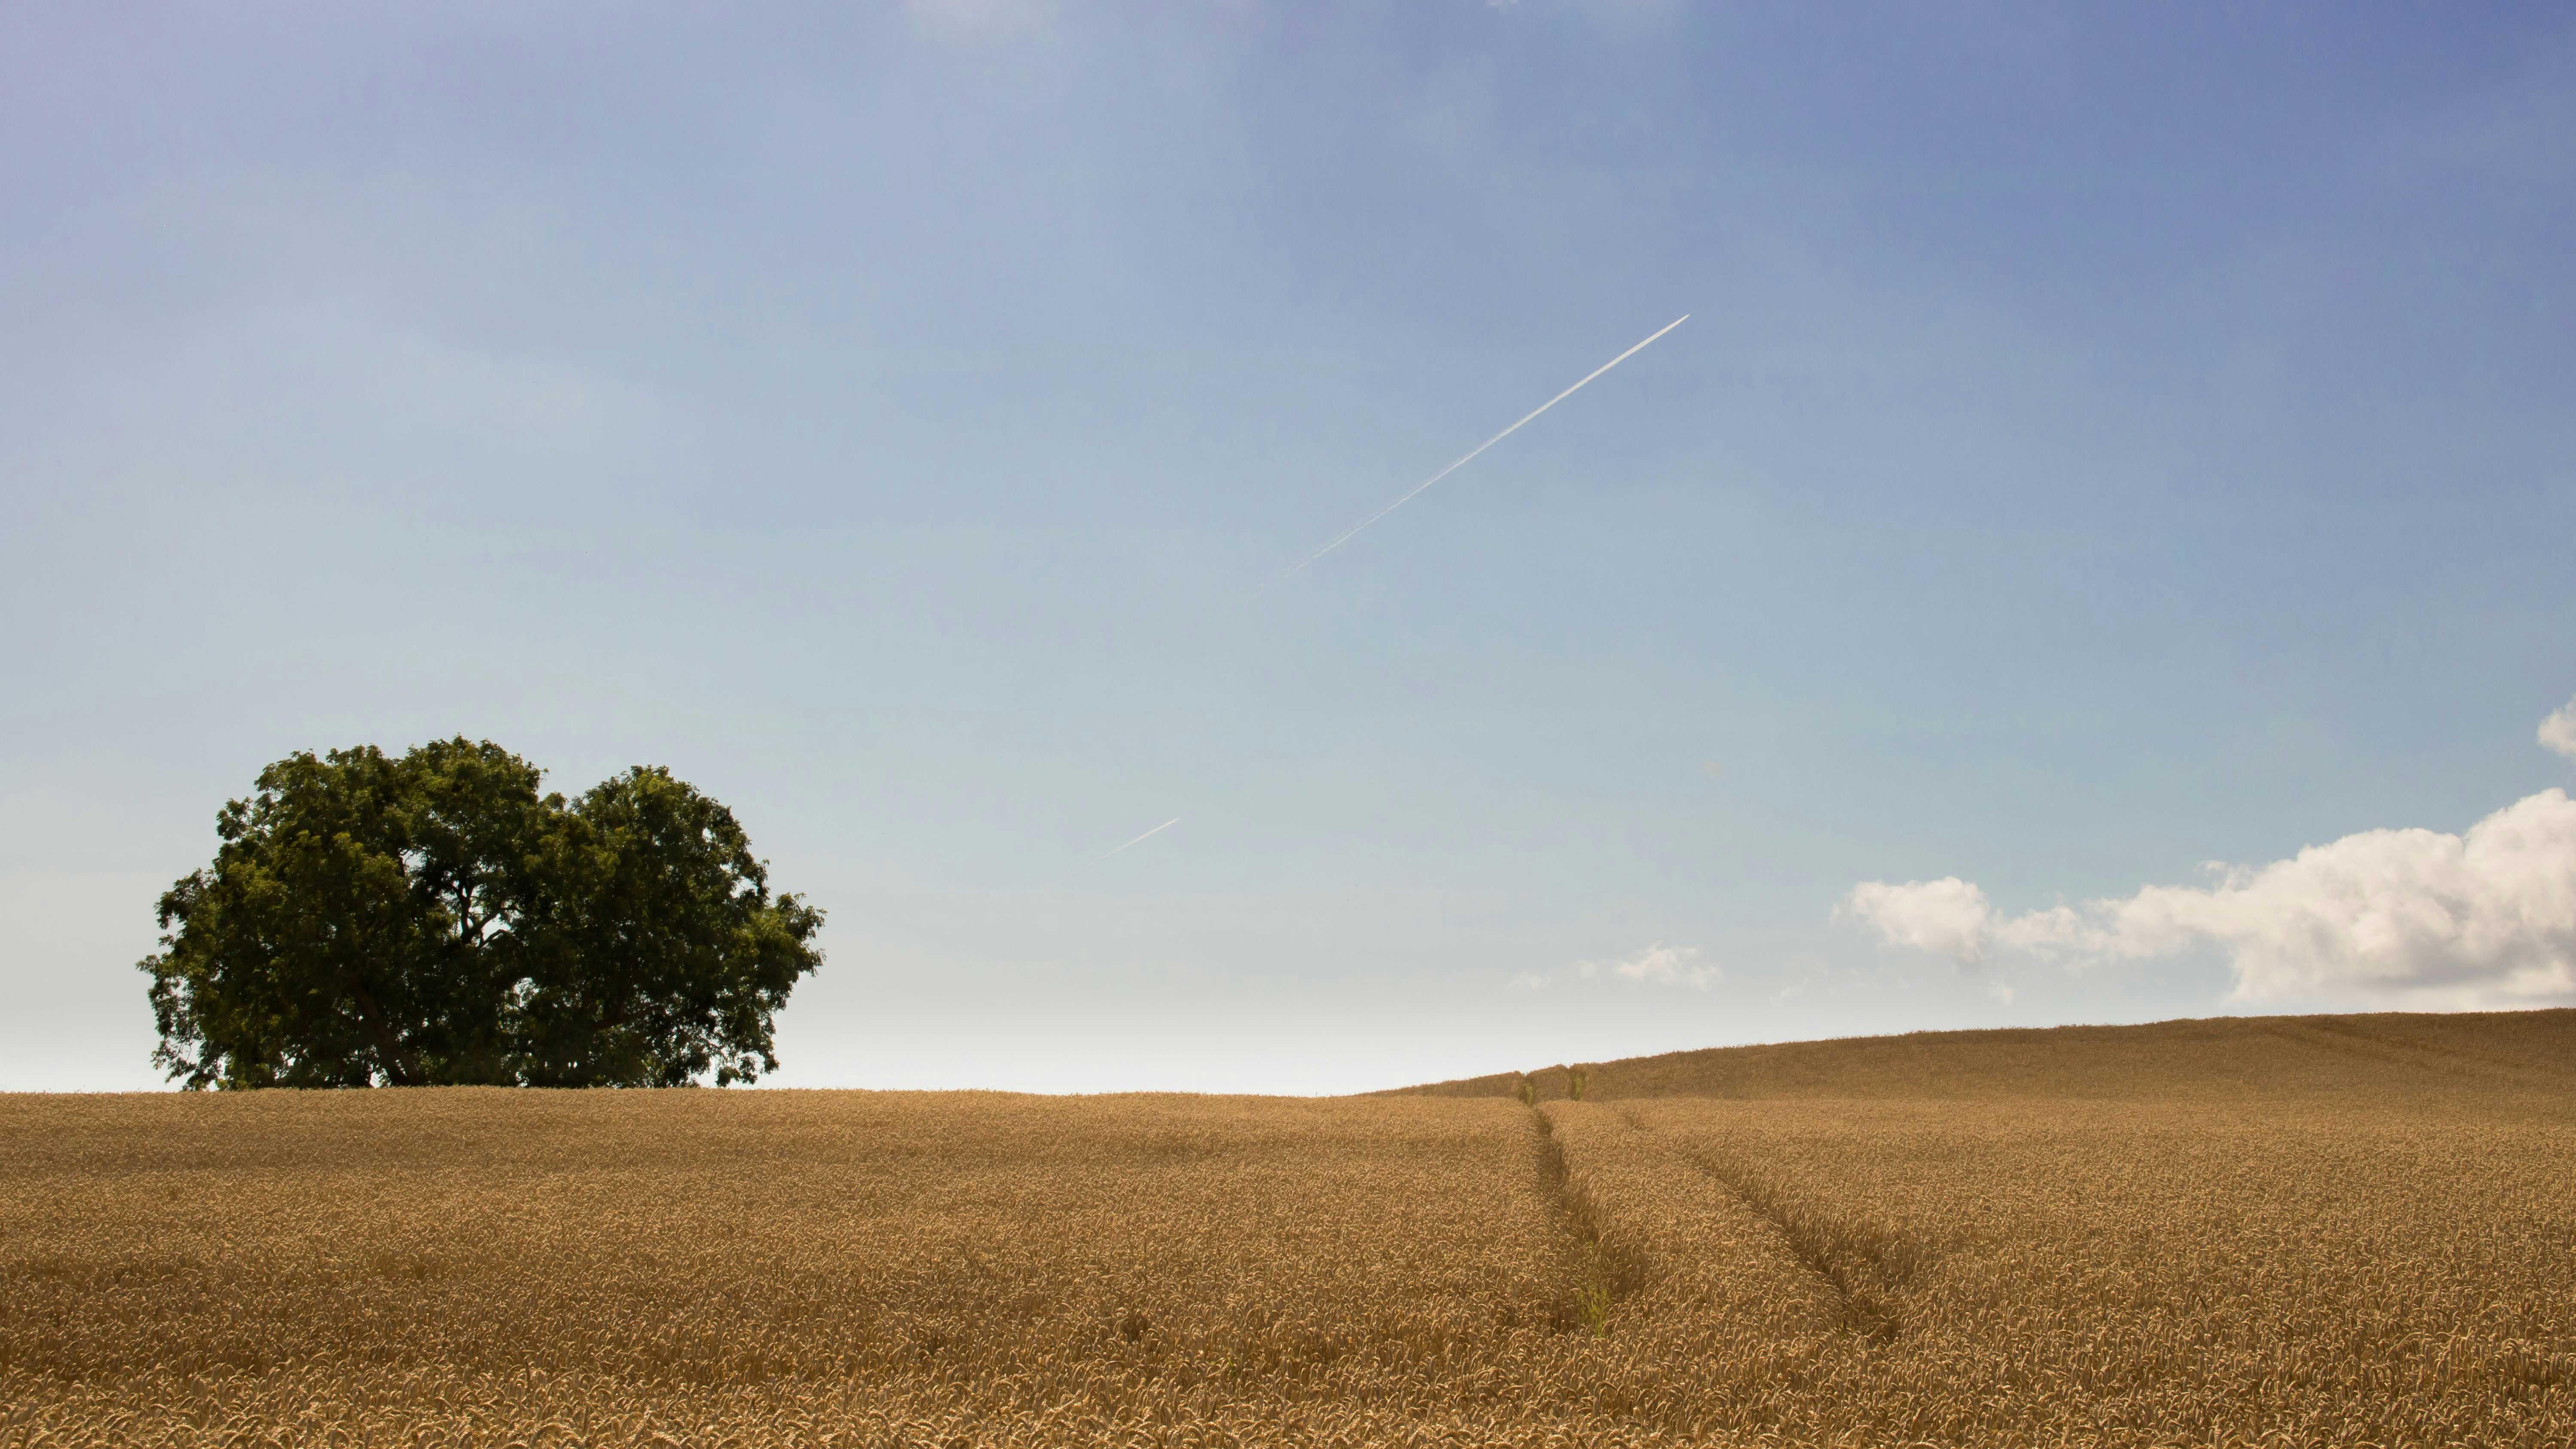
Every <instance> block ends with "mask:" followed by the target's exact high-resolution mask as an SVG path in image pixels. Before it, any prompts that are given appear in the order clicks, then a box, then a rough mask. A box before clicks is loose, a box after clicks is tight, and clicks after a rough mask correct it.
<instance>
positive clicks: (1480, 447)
mask: <svg viewBox="0 0 2576 1449" xmlns="http://www.w3.org/2000/svg"><path fill="white" fill-rule="evenodd" d="M1689 320H1690V314H1689V313H1688V312H1684V313H1683V314H1682V315H1680V316H1678V317H1676V318H1674V319H1673V320H1671V321H1670V322H1667V323H1665V324H1664V325H1663V327H1662V328H1661V329H1660V330H1659V331H1657V332H1656V333H1655V337H1661V336H1663V335H1664V333H1666V332H1670V331H1672V330H1673V329H1674V328H1676V327H1679V326H1680V325H1682V324H1683V323H1685V322H1688V321H1689ZM1655 337H1649V338H1647V339H1646V341H1645V342H1640V343H1638V344H1637V345H1636V346H1634V347H1631V348H1629V349H1628V350H1627V351H1625V352H1622V353H1620V354H1619V355H1618V356H1616V357H1614V358H1611V359H1610V360H1609V361H1608V362H1605V363H1603V364H1601V365H1600V366H1599V367H1596V368H1594V369H1592V371H1590V372H1588V373H1586V374H1584V377H1583V382H1590V381H1591V380H1592V379H1594V378H1596V377H1599V376H1600V375H1601V374H1603V373H1605V372H1608V371H1609V370H1610V369H1612V368H1614V367H1617V366H1618V365H1619V364H1620V363H1623V362H1625V361H1627V360H1628V359H1629V358H1631V357H1634V356H1636V355H1637V354H1638V353H1640V352H1643V351H1645V350H1646V343H1647V342H1652V341H1654V340H1655ZM1583 382H1578V383H1576V384H1575V385H1574V386H1572V387H1569V388H1567V389H1566V390H1565V391H1563V392H1561V393H1558V394H1557V395H1556V396H1554V397H1552V398H1549V399H1548V400H1547V401H1545V402H1543V403H1540V404H1539V405H1538V406H1537V407H1535V408H1532V409H1530V414H1529V417H1527V418H1523V419H1521V420H1520V422H1517V423H1514V424H1512V425H1511V426H1510V427H1508V428H1505V429H1503V430H1502V431H1501V432H1499V433H1496V434H1494V435H1493V436H1492V437H1490V438H1487V439H1486V440H1485V441H1483V442H1481V443H1478V444H1477V445H1476V446H1475V447H1473V448H1471V449H1469V450H1468V452H1467V456H1466V457H1465V458H1460V459H1459V460H1458V461H1457V462H1455V463H1452V464H1450V465H1449V466H1448V467H1446V468H1443V469H1441V470H1440V471H1439V472H1437V473H1434V474H1432V475H1431V476H1430V477H1428V478H1426V479H1424V480H1422V483H1421V486H1420V487H1417V488H1415V489H1414V490H1413V492H1412V493H1407V494H1405V495H1404V496H1403V497H1402V498H1399V499H1397V500H1395V501H1394V502H1393V503H1390V504H1388V505H1387V506H1385V507H1384V508H1381V509H1379V510H1378V511H1377V512H1375V513H1372V514H1370V515H1369V516H1368V517H1366V518H1363V519H1361V520H1360V521H1359V522H1358V523H1356V524H1353V525H1352V526H1351V529H1350V531H1349V532H1347V533H1345V534H1343V535H1342V536H1341V537H1339V538H1337V539H1334V540H1333V541H1332V542H1331V543H1328V544H1325V545H1324V546H1323V547H1322V548H1319V549H1317V550H1315V551H1314V552H1313V553H1310V554H1308V555H1306V556H1305V557H1304V558H1302V559H1299V560H1298V561H1297V562H1295V563H1293V564H1291V565H1289V566H1288V567H1287V568H1286V569H1284V570H1282V571H1281V572H1280V574H1279V577H1281V578H1283V579H1284V578H1286V577H1288V575H1290V574H1293V573H1295V572H1297V570H1299V569H1302V568H1304V567H1305V566H1306V565H1308V564H1310V563H1313V562H1314V561H1315V560H1317V559H1319V558H1322V557H1323V556H1324V555H1326V554H1328V553H1331V552H1332V551H1333V550H1334V549H1337V548H1340V547H1341V546H1342V545H1343V544H1346V543H1348V542H1350V541H1351V540H1352V539H1354V538H1357V537H1359V534H1360V530H1361V529H1364V528H1366V527H1368V526H1369V525H1370V524H1372V523H1375V522H1377V521H1378V520H1379V519H1381V518H1384V517H1386V516H1387V515H1388V514H1390V513H1393V512H1394V511H1395V510H1397V509H1399V508H1402V507H1403V506H1404V505H1406V504H1408V503H1410V502H1412V501H1413V500H1414V497H1415V495H1417V494H1419V493H1421V492H1422V490H1423V489H1424V488H1428V487H1430V486H1431V485H1432V484H1434V483H1437V482H1439V481H1440V480H1441V479H1443V478H1446V477H1448V476H1449V475H1450V474H1452V473H1455V472H1457V471H1458V470H1459V469H1461V468H1463V467H1465V466H1467V462H1468V459H1471V458H1473V457H1475V456H1476V455H1477V454H1478V453H1481V452H1483V451H1485V450H1486V449H1487V448H1490V447H1492V446H1494V445H1495V444H1496V443H1499V442H1501V441H1502V440H1503V439H1505V438H1508V437H1510V436H1511V435H1512V434H1514V433H1517V432H1519V431H1520V430H1521V427H1522V424H1525V423H1527V422H1528V421H1529V420H1530V418H1534V417H1537V416H1538V415H1539V414H1540V413H1543V412H1546V411H1547V410H1548V409H1549V408H1552V407H1554V406H1556V405H1557V404H1558V403H1561V402H1563V401H1565V400H1566V399H1567V398H1570V397H1572V396H1574V395H1575V394H1576V393H1577V392H1580V391H1582V389H1583ZM1158 828H1159V827H1158ZM1131 843H1132V842H1131ZM1120 848H1121V849H1124V848H1125V847H1123V846H1122V847H1120Z"/></svg>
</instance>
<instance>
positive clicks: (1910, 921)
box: [1834, 875, 1995, 965]
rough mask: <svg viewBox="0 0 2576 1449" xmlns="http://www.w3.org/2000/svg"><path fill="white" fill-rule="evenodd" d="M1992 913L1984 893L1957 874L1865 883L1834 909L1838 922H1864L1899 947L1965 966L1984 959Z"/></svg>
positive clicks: (1857, 886) (1856, 887) (1992, 924)
mask: <svg viewBox="0 0 2576 1449" xmlns="http://www.w3.org/2000/svg"><path fill="white" fill-rule="evenodd" d="M1994 914H1995V913H1994V910H1993V908H1992V907H1990V906H1988V905H1987V904H1986V893H1985V892H1984V891H1983V890H1980V889H1979V888H1977V887H1976V886H1973V885H1971V884H1969V883H1968V882H1966V881H1963V880H1961V879H1959V878H1958V877H1957V876H1955V875H1947V876H1943V877H1942V878H1941V879H1939V880H1910V881H1907V882H1906V883H1905V884H1903V885H1890V884H1888V883H1887V882H1885V881H1881V880H1869V881H1862V882H1861V883H1860V884H1859V885H1856V886H1853V887H1852V888H1851V894H1849V895H1847V896H1845V897H1843V903H1842V904H1841V905H1839V906H1837V907H1835V908H1834V915H1835V916H1836V918H1838V919H1850V920H1857V921H1860V922H1861V923H1863V924H1864V925H1867V926H1870V927H1872V928H1874V929H1875V930H1877V932H1878V933H1879V934H1880V935H1882V936H1885V937H1886V938H1887V939H1888V940H1889V941H1890V942H1891V943H1893V944H1895V945H1899V946H1911V947H1913V948H1914V949H1916V950H1918V951H1934V952H1938V953H1940V954H1941V955H1944V956H1949V957H1952V958H1955V959H1956V960H1958V961H1959V962H1960V963H1961V964H1963V965H1964V964H1969V963H1973V962H1977V961H1982V960H1984V959H1985V956H1986V938H1987V936H1988V935H1989V934H1990V933H1991V932H1992V931H1993V929H1994Z"/></svg>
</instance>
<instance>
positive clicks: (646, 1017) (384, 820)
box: [141, 738, 823, 1088]
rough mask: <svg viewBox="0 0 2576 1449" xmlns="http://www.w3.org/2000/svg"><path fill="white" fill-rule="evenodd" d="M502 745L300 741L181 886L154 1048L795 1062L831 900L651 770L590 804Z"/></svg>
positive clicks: (434, 1070) (247, 1064) (625, 1072)
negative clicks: (208, 860)
mask: <svg viewBox="0 0 2576 1449" xmlns="http://www.w3.org/2000/svg"><path fill="white" fill-rule="evenodd" d="M539 779H540V771H539V770H538V769H537V768H536V767H535V766H534V765H531V764H529V763H528V762H527V761H526V760H523V759H521V758H519V757H518V756H516V755H513V754H511V753H510V752H509V751H507V750H504V749H502V748H501V747H500V746H498V745H495V744H492V743H491V742H490V741H483V742H480V743H477V742H472V741H468V740H465V739H462V738H458V739H452V740H442V741H439V742H437V743H434V744H428V745H422V746H420V747H418V748H416V749H414V750H412V751H411V752H409V753H408V754H405V755H403V756H402V757H401V758H399V759H396V758H392V757H389V756H387V755H386V754H385V753H384V752H382V751H381V750H378V749H376V748H375V747H374V746H371V745H368V746H360V747H358V748H356V749H350V750H334V751H332V752H330V753H329V754H327V755H323V756H319V757H316V756H314V755H312V754H309V753H306V754H297V755H293V756H290V757H288V758H286V759H283V760H280V761H278V762H277V763H275V764H273V765H270V766H269V767H268V768H267V769H265V770H262V771H260V774H259V779H258V782H257V789H256V793H254V794H253V795H252V796H251V798H249V799H247V800H235V801H232V802H230V803H229V804H227V805H225V806H224V808H223V810H222V812H221V813H220V814H218V815H217V817H216V821H215V831H216V834H217V835H218V836H219V837H220V839H221V841H222V844H221V845H220V847H219V848H218V849H217V850H216V852H215V859H214V863H213V864H212V865H209V866H208V867H206V868H205V869H203V870H199V871H196V872H194V873H192V874H190V875H188V876H186V877H184V878H182V879H181V880H180V881H179V882H178V883H177V884H176V885H174V886H172V887H171V888H170V890H169V892H168V893H167V894H165V895H163V896H162V897H161V909H160V919H161V929H162V933H163V934H162V937H161V947H162V949H161V950H160V951H158V952H156V953H154V954H153V955H150V956H147V957H145V958H144V959H143V961H142V963H141V966H142V969H143V970H144V971H145V972H146V973H147V974H148V975H150V976H151V978H152V987H151V996H152V1012H153V1016H154V1018H155V1020H156V1022H157V1023H158V1025H159V1027H160V1031H161V1044H160V1046H159V1047H158V1048H156V1049H155V1051H154V1052H153V1060H154V1062H155V1063H156V1064H158V1065H160V1066H162V1067H163V1068H165V1069H166V1070H167V1071H168V1072H169V1074H170V1075H171V1077H172V1078H174V1079H176V1080H178V1081H180V1082H182V1083H183V1084H184V1085H186V1086H189V1087H192V1088H196V1087H269V1086H279V1087H356V1086H368V1085H377V1084H387V1085H421V1084H430V1083H520V1084H526V1085H537V1086H567V1087H569V1086H680V1085H685V1084H687V1083H690V1082H694V1081H697V1080H699V1079H701V1078H702V1077H704V1076H706V1075H707V1074H708V1073H709V1072H710V1071H712V1072H713V1073H714V1076H715V1080H716V1081H717V1083H719V1084H725V1083H731V1082H737V1081H745V1082H747V1081H752V1080H755V1079H757V1078H758V1077H759V1075H760V1074H761V1073H762V1072H764V1071H775V1070H777V1068H778V1058H777V1056H776V1055H775V1053H774V1052H773V1050H772V1037H771V1020H772V1018H773V1017H774V1016H775V1014H776V1013H777V1011H778V1008H779V1007H781V1006H783V1005H784V1004H786V1001H787V994H788V992H789V991H790V990H792V989H793V988H794V986H795V984H796V981H797V978H799V977H801V976H803V975H805V974H807V973H809V972H811V971H812V970H814V968H815V967H816V966H817V965H818V964H820V962H821V960H822V956H821V953H820V952H818V951H817V950H815V949H814V947H813V946H812V945H811V944H810V942H811V941H812V939H813V936H814V934H815V932H816V931H817V930H818V929H819V928H820V927H821V925H822V922H823V913H822V912H821V911H819V910H816V909H815V908H814V907H812V906H810V905H807V904H805V903H804V902H803V901H800V900H798V899H797V898H796V897H795V896H792V895H787V894H783V893H782V894H779V895H776V896H772V895H771V894H770V891H769V881H768V871H767V868H766V867H765V866H764V865H763V864H762V863H761V862H760V861H759V860H758V859H756V858H755V857H754V856H753V855H752V853H751V845H750V841H749V840H748V839H747V838H746V837H745V836H744V834H743V830H742V826H741V825H740V824H739V823H738V822H736V821H735V819H734V817H733V813H732V812H731V811H729V810H727V809H725V807H724V806H722V805H720V804H718V803H716V802H715V801H714V800H711V799H709V798H707V797H706V796H705V795H702V794H700V793H699V792H698V791H697V790H695V789H693V788H691V787H690V786H689V785H687V784H685V783H683V782H682V781H679V780H676V779H673V778H672V777H671V774H670V772H669V771H667V770H664V769H661V768H659V767H654V766H638V767H636V768H635V769H632V770H629V771H627V772H626V773H624V774H622V775H619V776H617V777H616V778H614V779H611V780H608V781H606V782H604V783H602V784H600V785H598V786H596V787H594V788H592V789H591V790H589V791H588V792H586V793H585V794H583V795H582V796H581V797H580V798H579V799H577V800H571V801H567V800H565V799H564V797H563V796H561V795H540V794H538V782H539Z"/></svg>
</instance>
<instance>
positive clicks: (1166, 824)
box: [1100, 815, 1181, 860]
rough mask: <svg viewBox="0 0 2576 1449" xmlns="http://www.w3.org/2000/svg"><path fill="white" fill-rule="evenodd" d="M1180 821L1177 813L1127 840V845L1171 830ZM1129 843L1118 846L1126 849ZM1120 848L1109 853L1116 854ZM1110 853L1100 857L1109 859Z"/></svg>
mask: <svg viewBox="0 0 2576 1449" xmlns="http://www.w3.org/2000/svg"><path fill="white" fill-rule="evenodd" d="M1180 823H1181V817H1179V816H1178V815H1175V816H1173V817H1172V818H1171V819H1169V820H1166V821H1164V822H1163V823H1162V824H1160V825H1157V826H1155V827H1154V828H1153V829H1151V830H1148V831H1146V832H1145V833H1144V834H1143V835H1139V836H1137V837H1136V839H1135V840H1131V841H1128V842H1127V845H1134V844H1136V843H1137V841H1141V840H1145V839H1147V838H1149V837H1152V836H1156V835H1160V834H1162V833H1163V832H1164V831H1166V830H1169V829H1171V828H1172V827H1173V826H1175V825H1178V824H1180ZM1127 845H1122V846H1120V847H1118V850H1125V849H1126V848H1127ZM1118 850H1113V851H1111V852H1109V855H1116V854H1117V853H1118ZM1109 855H1104V856H1102V857H1100V858H1101V859H1102V860H1107V859H1108V858H1109Z"/></svg>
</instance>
